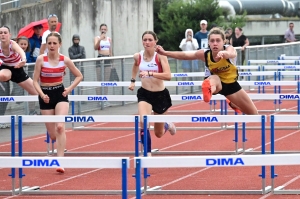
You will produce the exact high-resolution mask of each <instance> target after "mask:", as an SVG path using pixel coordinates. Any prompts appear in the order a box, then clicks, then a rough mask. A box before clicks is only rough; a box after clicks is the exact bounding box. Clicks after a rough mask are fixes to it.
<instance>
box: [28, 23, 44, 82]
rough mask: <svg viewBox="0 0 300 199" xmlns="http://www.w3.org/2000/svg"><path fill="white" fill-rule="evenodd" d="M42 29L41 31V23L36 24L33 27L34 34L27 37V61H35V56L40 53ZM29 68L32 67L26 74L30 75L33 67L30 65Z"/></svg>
mask: <svg viewBox="0 0 300 199" xmlns="http://www.w3.org/2000/svg"><path fill="white" fill-rule="evenodd" d="M42 31H43V25H42V24H40V25H36V26H34V27H33V32H34V34H33V35H32V36H31V37H30V38H29V43H30V56H29V57H28V58H27V63H35V61H36V58H37V57H38V56H39V54H40V48H41V45H42ZM30 68H31V69H32V70H30V72H31V74H28V75H29V76H30V77H31V76H32V71H33V70H34V67H30ZM28 70H29V69H28Z"/></svg>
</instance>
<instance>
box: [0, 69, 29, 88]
mask: <svg viewBox="0 0 300 199" xmlns="http://www.w3.org/2000/svg"><path fill="white" fill-rule="evenodd" d="M3 69H8V70H10V72H11V78H10V81H12V82H15V83H17V84H18V83H21V82H24V81H25V80H27V79H28V78H29V76H28V75H27V74H26V73H25V71H24V69H23V67H21V68H14V67H13V66H6V65H1V66H0V70H3Z"/></svg>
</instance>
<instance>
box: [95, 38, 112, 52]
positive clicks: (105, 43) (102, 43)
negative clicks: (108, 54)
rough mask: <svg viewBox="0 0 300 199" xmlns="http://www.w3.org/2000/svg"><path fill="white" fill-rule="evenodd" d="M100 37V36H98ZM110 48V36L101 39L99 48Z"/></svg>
mask: <svg viewBox="0 0 300 199" xmlns="http://www.w3.org/2000/svg"><path fill="white" fill-rule="evenodd" d="M97 37H98V38H100V37H99V36H97ZM109 49H110V38H109V37H107V40H101V41H100V44H99V48H98V50H109Z"/></svg>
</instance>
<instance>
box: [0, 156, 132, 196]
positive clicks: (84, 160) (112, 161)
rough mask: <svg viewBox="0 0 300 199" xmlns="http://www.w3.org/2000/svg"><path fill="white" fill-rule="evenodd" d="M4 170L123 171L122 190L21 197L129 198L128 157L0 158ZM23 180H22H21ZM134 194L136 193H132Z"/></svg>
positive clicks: (24, 193)
mask: <svg viewBox="0 0 300 199" xmlns="http://www.w3.org/2000/svg"><path fill="white" fill-rule="evenodd" d="M0 165H1V167H2V168H34V169H37V168H57V167H63V168H105V169H112V168H118V169H122V174H121V178H122V180H121V182H122V190H120V191H118V190H103V191H100V190H76V191H75V190H64V191H59V190H47V191H46V190H45V191H43V190H38V191H31V190H26V189H25V190H22V189H20V190H19V194H21V195H74V194H83V195H86V194H99V195H103V194H113V195H115V194H118V195H122V199H127V198H128V193H127V189H128V185H127V171H128V168H130V161H129V158H128V157H0ZM20 180H21V179H20ZM131 193H134V192H131Z"/></svg>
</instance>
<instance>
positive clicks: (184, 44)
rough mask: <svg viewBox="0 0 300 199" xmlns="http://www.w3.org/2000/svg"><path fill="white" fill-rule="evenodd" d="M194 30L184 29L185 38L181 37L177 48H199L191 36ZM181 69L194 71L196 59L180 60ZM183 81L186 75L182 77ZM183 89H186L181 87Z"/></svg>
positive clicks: (184, 49) (196, 64)
mask: <svg viewBox="0 0 300 199" xmlns="http://www.w3.org/2000/svg"><path fill="white" fill-rule="evenodd" d="M193 36H194V32H193V30H192V29H186V31H185V38H184V39H182V41H181V43H180V45H179V48H180V49H181V50H182V51H193V50H197V49H198V48H199V46H198V42H197V40H196V39H195V38H193ZM182 70H183V72H184V73H187V72H196V71H198V70H199V68H198V60H182ZM182 80H183V81H185V80H186V77H183V78H182ZM183 89H186V88H184V87H183Z"/></svg>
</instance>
